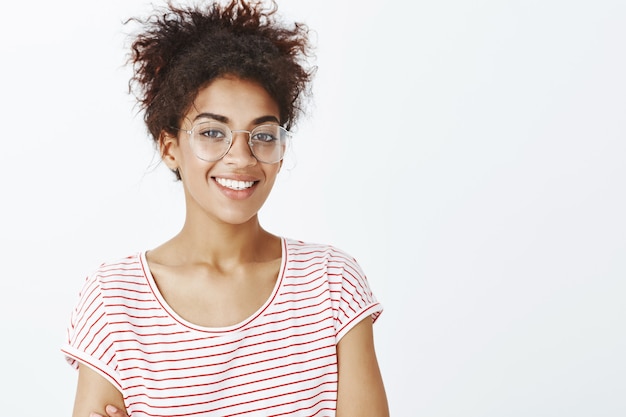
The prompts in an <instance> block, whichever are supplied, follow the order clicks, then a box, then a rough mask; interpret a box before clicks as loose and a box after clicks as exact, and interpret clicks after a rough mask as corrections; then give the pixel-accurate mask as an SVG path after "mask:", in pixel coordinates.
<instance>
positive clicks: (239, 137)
mask: <svg viewBox="0 0 626 417" xmlns="http://www.w3.org/2000/svg"><path fill="white" fill-rule="evenodd" d="M249 137H250V133H249V132H247V131H245V130H244V131H242V130H239V131H236V132H233V141H232V143H231V145H230V149H228V152H227V153H226V155H225V156H224V162H226V163H227V164H231V165H235V166H237V167H246V166H251V165H254V164H256V163H257V159H256V158H255V157H254V155H253V154H252V149H250V145H249V144H248V139H249Z"/></svg>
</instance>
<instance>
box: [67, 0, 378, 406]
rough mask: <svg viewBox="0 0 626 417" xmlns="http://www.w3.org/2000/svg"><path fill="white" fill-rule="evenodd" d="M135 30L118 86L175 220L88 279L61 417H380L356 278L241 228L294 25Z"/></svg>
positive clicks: (305, 79)
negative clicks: (182, 208)
mask: <svg viewBox="0 0 626 417" xmlns="http://www.w3.org/2000/svg"><path fill="white" fill-rule="evenodd" d="M138 22H139V23H142V24H143V31H142V32H141V33H140V34H139V35H137V37H136V39H135V40H134V43H133V45H132V56H131V62H132V63H133V65H134V68H135V75H134V77H133V80H132V81H133V83H132V85H133V86H135V87H138V88H137V89H136V91H137V95H138V98H139V101H140V104H141V105H142V108H143V110H144V111H145V121H146V124H147V126H148V129H149V131H150V133H151V135H152V137H153V138H154V140H155V143H156V145H157V147H158V149H159V151H160V154H161V157H162V160H163V162H164V163H165V164H166V165H167V167H169V168H170V169H171V170H172V171H173V172H174V173H175V175H176V177H177V178H178V179H179V180H181V182H182V186H183V188H184V195H185V204H186V217H185V223H184V225H183V227H182V230H181V231H180V232H179V233H178V234H177V235H176V236H174V237H173V238H172V239H171V240H169V241H167V242H165V243H164V244H162V245H161V246H158V247H157V248H154V249H151V250H149V251H145V252H142V253H139V254H136V255H132V256H129V257H127V258H124V259H121V260H118V261H114V262H109V263H105V264H103V265H102V266H101V267H100V268H98V270H96V271H95V272H94V273H93V274H92V275H90V276H89V277H88V278H87V280H86V282H85V285H84V287H83V290H82V291H81V293H80V299H79V302H78V304H77V306H76V308H75V310H74V312H73V315H72V321H71V325H70V327H69V330H68V340H67V344H66V345H65V346H64V347H63V352H64V353H65V355H66V357H67V360H68V361H69V362H70V364H72V365H73V366H75V367H76V368H77V369H78V371H79V377H78V387H77V391H76V400H75V406H74V413H73V415H74V416H87V415H92V416H98V415H105V413H108V415H109V416H110V417H116V416H126V415H132V416H133V417H137V416H168V417H173V416H188V415H216V416H218V415H219V416H233V415H240V414H245V415H258V416H268V415H290V416H293V415H307V416H309V415H315V416H332V415H338V416H341V417H348V416H359V417H363V416H385V415H388V407H387V400H386V396H385V391H384V387H383V382H382V378H381V375H380V371H379V368H378V364H377V360H376V355H375V352H374V344H373V336H372V323H373V321H374V320H375V319H376V317H377V316H378V315H379V314H380V312H381V306H380V304H378V302H377V301H376V299H375V298H374V296H373V295H372V293H371V291H370V289H369V287H368V284H367V279H366V278H365V276H364V274H363V272H362V271H361V269H360V267H359V265H358V264H357V263H356V261H355V260H354V259H353V258H352V257H350V256H349V255H347V254H346V253H345V252H342V251H341V250H338V249H336V248H334V247H331V246H328V245H318V244H309V243H304V242H301V241H296V240H293V239H288V238H282V237H278V236H275V235H273V234H271V233H269V232H268V231H266V230H264V229H263V228H262V227H261V225H260V223H259V219H258V212H259V210H260V208H261V206H262V205H263V203H264V202H265V200H266V198H267V197H268V195H269V193H270V191H271V189H272V187H273V185H274V181H275V179H276V176H277V175H278V173H279V171H280V168H281V164H282V158H283V156H284V152H285V149H286V146H287V143H288V140H289V137H290V134H289V131H288V128H289V127H290V126H292V125H293V123H294V122H295V120H296V118H297V116H298V115H299V112H300V109H301V106H300V104H301V102H302V100H303V97H304V96H305V95H306V92H307V90H308V85H309V82H310V79H311V77H312V73H313V70H312V69H308V68H306V67H305V66H304V58H305V57H306V54H307V51H308V40H307V30H306V27H305V26H303V25H299V24H295V25H294V26H293V27H291V28H289V27H286V26H284V25H282V24H280V23H279V22H278V21H277V19H276V17H275V8H274V9H271V10H267V9H264V8H263V7H262V6H261V5H260V4H256V3H255V4H248V3H246V2H244V1H243V0H233V1H232V2H231V3H230V4H227V5H220V4H218V3H216V4H212V5H210V6H209V7H205V8H200V7H189V8H180V7H175V6H172V5H170V6H169V8H168V9H167V10H165V11H161V12H159V13H157V14H155V15H154V16H152V17H151V18H149V19H147V20H144V21H138ZM90 413H91V414H90ZM98 413H99V414H98Z"/></svg>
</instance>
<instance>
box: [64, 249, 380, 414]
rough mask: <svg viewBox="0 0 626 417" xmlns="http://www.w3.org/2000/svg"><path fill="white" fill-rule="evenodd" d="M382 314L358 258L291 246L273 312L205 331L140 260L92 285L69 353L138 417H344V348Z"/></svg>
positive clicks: (76, 317)
mask: <svg viewBox="0 0 626 417" xmlns="http://www.w3.org/2000/svg"><path fill="white" fill-rule="evenodd" d="M381 311H382V307H381V305H380V304H379V303H378V302H377V301H376V299H375V297H374V295H373V294H372V292H371V290H370V288H369V285H368V282H367V279H366V277H365V275H364V274H363V272H362V270H361V268H360V267H359V265H358V264H357V262H356V261H355V260H354V259H353V258H352V257H351V256H349V255H347V254H346V253H345V252H343V251H341V250H338V249H336V248H334V247H332V246H327V245H317V244H308V243H304V242H300V241H296V240H291V239H282V263H281V268H280V272H279V275H278V279H277V280H276V285H275V287H274V290H273V291H272V294H271V296H270V297H269V298H268V300H267V301H266V302H265V304H264V305H263V306H262V307H261V308H260V309H259V310H258V311H257V312H256V313H254V314H253V315H252V316H250V317H249V318H248V319H246V320H244V321H243V322H241V323H239V324H236V325H233V326H229V327H221V328H205V327H201V326H197V325H194V324H192V323H189V322H187V321H185V320H184V319H182V318H181V317H180V316H178V315H177V314H176V313H175V312H174V311H173V310H172V309H171V308H170V307H169V306H168V305H167V303H166V302H165V301H164V299H163V297H162V296H161V294H160V293H159V290H158V289H157V286H156V284H155V281H154V279H153V277H152V276H151V274H150V271H149V269H148V265H147V262H146V258H145V253H143V252H142V253H139V254H137V255H134V256H130V257H128V258H124V259H122V260H119V261H117V262H111V263H106V264H103V265H102V266H101V267H100V268H99V269H98V270H97V271H96V272H95V273H94V274H92V275H91V276H89V277H87V279H86V282H85V285H84V287H83V289H82V291H81V292H80V295H79V302H78V304H77V306H76V308H75V309H74V311H73V314H72V318H71V323H70V326H69V328H68V336H67V343H66V344H65V345H64V346H63V348H62V351H63V352H64V353H65V355H66V358H67V360H68V362H69V363H70V364H71V365H73V366H74V367H78V362H81V363H84V364H87V365H88V366H90V367H91V368H93V369H94V370H96V371H97V372H98V373H100V374H101V375H102V376H103V377H105V378H106V379H107V380H109V381H110V382H111V383H112V384H113V385H114V386H115V387H117V388H118V389H119V390H120V392H121V393H122V395H123V397H124V402H125V404H126V408H127V410H128V412H129V414H130V415H131V416H132V417H142V416H163V417H165V416H167V417H175V416H201V415H205V416H239V415H246V416H263V417H267V416H334V415H335V409H336V400H337V350H336V345H337V343H338V342H339V340H340V339H341V338H342V337H343V336H344V335H345V334H346V333H347V332H348V331H349V330H350V329H351V328H352V327H353V326H354V325H356V324H357V323H358V322H359V321H361V320H362V319H364V318H366V317H368V316H371V318H372V320H376V318H377V317H378V315H379V314H380V312H381Z"/></svg>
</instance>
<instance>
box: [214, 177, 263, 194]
mask: <svg viewBox="0 0 626 417" xmlns="http://www.w3.org/2000/svg"><path fill="white" fill-rule="evenodd" d="M215 181H216V182H217V183H218V184H219V185H221V186H222V187H226V188H229V189H231V190H235V191H240V190H245V189H248V188H250V187H252V186H253V185H254V183H255V182H254V181H239V180H233V179H229V178H219V177H215Z"/></svg>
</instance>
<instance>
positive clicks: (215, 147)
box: [178, 121, 291, 164]
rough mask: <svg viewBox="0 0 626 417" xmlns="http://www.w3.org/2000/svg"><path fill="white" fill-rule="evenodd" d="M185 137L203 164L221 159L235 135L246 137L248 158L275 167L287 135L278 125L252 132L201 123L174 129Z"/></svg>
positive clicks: (282, 153)
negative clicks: (251, 157) (185, 134)
mask: <svg viewBox="0 0 626 417" xmlns="http://www.w3.org/2000/svg"><path fill="white" fill-rule="evenodd" d="M178 130H182V131H183V132H187V133H188V134H189V141H190V144H191V149H192V150H193V153H194V154H195V155H196V156H197V157H198V158H199V159H202V160H203V161H206V162H215V161H219V160H220V159H222V158H223V157H224V156H225V155H226V154H227V153H228V151H229V150H230V148H231V146H232V145H233V135H234V134H235V133H247V134H248V146H250V150H251V151H252V155H254V157H255V158H256V159H257V160H258V161H259V162H263V163H266V164H275V163H276V162H279V161H280V160H282V159H283V156H285V151H286V149H287V142H288V140H289V138H290V137H291V132H289V131H288V130H287V129H285V128H284V127H282V126H279V125H275V124H266V125H260V126H257V127H255V128H254V129H252V130H230V128H229V127H228V126H227V125H225V124H224V123H221V122H216V121H210V122H202V123H198V124H197V125H195V126H193V127H192V128H191V130H185V129H178Z"/></svg>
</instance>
